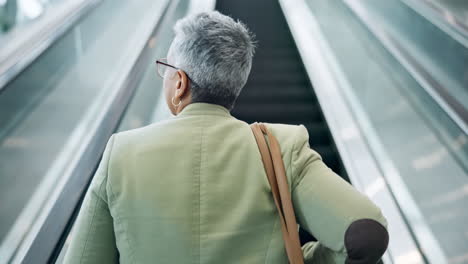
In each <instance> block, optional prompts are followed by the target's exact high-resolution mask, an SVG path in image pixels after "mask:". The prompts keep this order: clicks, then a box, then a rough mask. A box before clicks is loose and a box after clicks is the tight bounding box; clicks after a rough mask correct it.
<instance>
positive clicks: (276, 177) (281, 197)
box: [250, 122, 304, 264]
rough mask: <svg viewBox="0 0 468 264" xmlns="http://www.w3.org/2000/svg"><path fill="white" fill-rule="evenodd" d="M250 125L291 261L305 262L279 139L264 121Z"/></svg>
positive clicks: (293, 263) (301, 263) (293, 262)
mask: <svg viewBox="0 0 468 264" xmlns="http://www.w3.org/2000/svg"><path fill="white" fill-rule="evenodd" d="M250 127H251V129H252V132H253V134H254V136H255V140H256V141H257V145H258V148H259V150H260V155H261V156H262V161H263V166H264V168H265V172H266V175H267V177H268V182H269V183H270V186H271V191H272V193H273V199H274V201H275V205H276V209H278V214H279V216H280V221H281V231H282V232H283V240H284V246H285V248H286V253H287V255H288V259H289V263H291V264H303V263H304V257H303V255H302V249H301V245H300V242H299V234H298V230H297V222H296V217H295V216H294V209H293V206H292V200H291V193H290V192H289V188H288V180H287V178H286V170H285V168H284V163H283V159H282V157H281V149H280V146H279V143H278V140H277V139H276V138H275V137H274V136H273V135H272V134H271V133H270V132H269V131H268V129H267V127H266V126H265V124H263V123H257V122H255V123H253V124H251V125H250ZM265 136H266V137H267V138H268V142H269V145H268V143H267V142H266V140H265Z"/></svg>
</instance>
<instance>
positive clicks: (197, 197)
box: [65, 103, 387, 264]
mask: <svg viewBox="0 0 468 264" xmlns="http://www.w3.org/2000/svg"><path fill="white" fill-rule="evenodd" d="M267 126H268V128H269V129H270V130H271V132H272V133H273V134H274V135H275V136H276V137H277V138H278V141H279V142H280V145H281V152H282V156H283V160H284V164H285V168H286V171H287V177H288V181H289V185H290V190H291V194H292V198H293V203H294V209H295V213H296V216H297V219H298V223H299V224H300V225H301V226H302V227H303V228H304V229H306V230H308V231H309V232H310V233H312V234H313V235H314V236H315V237H316V238H317V239H318V240H319V242H311V243H308V244H306V245H305V246H304V247H303V252H304V256H305V258H306V260H307V262H308V263H312V262H313V263H344V259H345V257H346V249H345V247H344V234H345V231H346V229H347V227H348V226H349V225H350V224H351V223H352V222H353V221H355V220H358V219H363V218H370V219H374V220H376V221H378V222H380V223H381V224H383V225H384V226H386V225H387V223H386V220H385V218H384V216H383V215H382V213H381V210H380V209H379V208H378V207H377V206H376V205H375V204H374V203H373V202H372V201H370V200H369V199H368V198H367V197H366V196H365V195H363V194H361V193H360V192H358V191H357V190H356V189H354V187H353V186H351V185H350V184H348V183H347V182H346V181H344V180H343V179H342V178H341V177H340V176H338V175H336V174H335V173H334V172H333V171H332V170H330V169H329V168H328V167H327V166H326V165H325V164H324V163H323V162H322V160H321V157H320V155H319V154H318V153H317V152H315V151H314V150H312V149H310V147H309V143H308V137H309V136H308V133H307V130H306V128H305V127H304V126H302V125H300V126H294V125H283V124H267ZM119 260H120V263H281V264H284V263H287V256H286V252H285V249H284V243H283V239H282V233H281V227H280V222H279V217H278V214H277V211H276V207H275V204H274V202H273V198H272V194H271V191H270V186H269V183H268V179H267V177H266V174H265V171H264V168H263V164H262V161H261V157H260V153H259V151H258V148H257V144H256V141H255V138H254V136H253V134H252V131H251V129H250V127H249V124H247V123H245V122H243V121H240V120H238V119H236V118H234V117H233V116H231V115H230V113H229V111H228V110H227V109H226V108H224V107H222V106H219V105H215V104H208V103H192V104H190V105H188V106H186V107H185V108H184V109H183V111H182V112H181V113H179V114H178V115H177V116H174V117H171V118H169V119H168V120H165V121H161V122H158V123H154V124H151V125H149V126H146V127H142V128H139V129H134V130H129V131H125V132H120V133H117V134H114V135H112V137H111V138H110V139H109V142H108V144H107V147H106V150H105V152H104V156H103V158H102V161H101V163H100V165H99V168H98V170H97V172H96V174H95V176H94V178H93V180H92V183H91V185H90V188H89V190H88V192H87V194H86V196H85V199H84V202H83V205H82V207H81V210H80V212H79V215H78V218H77V221H76V225H75V227H74V230H73V233H72V235H71V243H70V246H69V249H68V251H67V253H66V256H65V263H100V264H101V263H117V262H119Z"/></svg>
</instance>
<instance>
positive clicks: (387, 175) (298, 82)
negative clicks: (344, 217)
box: [0, 0, 468, 264]
mask: <svg viewBox="0 0 468 264" xmlns="http://www.w3.org/2000/svg"><path fill="white" fill-rule="evenodd" d="M209 10H218V11H220V12H222V13H223V14H226V15H230V16H232V17H233V18H235V19H240V20H241V21H243V22H244V23H245V24H247V26H248V27H249V28H250V29H251V31H253V33H254V34H255V35H256V36H257V40H258V48H257V52H256V55H255V57H254V62H253V67H252V71H251V75H250V78H249V81H248V82H247V85H246V86H245V87H244V90H243V91H242V93H241V95H240V97H239V99H238V101H237V104H236V107H235V108H234V110H233V111H232V114H233V115H234V116H235V117H237V118H239V119H241V120H244V121H246V122H249V123H250V122H255V121H260V122H277V123H286V124H303V125H305V126H306V128H307V129H308V131H309V135H310V146H311V147H312V148H313V149H315V150H317V151H318V152H319V153H320V154H321V156H322V158H323V160H324V161H325V163H326V164H327V165H328V166H329V167H330V168H332V169H333V170H334V171H335V172H336V173H338V174H339V175H340V176H341V177H343V178H344V179H345V180H347V181H348V182H350V183H351V184H352V185H353V186H354V187H355V188H357V189H358V190H359V191H361V192H362V193H364V194H366V195H367V196H368V197H369V198H370V199H372V200H373V201H374V202H375V203H377V204H378V205H379V206H380V207H381V208H382V210H383V212H384V214H385V216H386V217H387V219H388V221H389V233H390V245H389V249H388V250H387V252H386V254H385V255H384V258H383V262H384V263H435V264H439V263H452V264H459V263H468V136H467V131H468V126H467V121H468V112H467V108H468V1H467V0H295V1H291V0H236V1H233V0H217V1H216V0H132V1H129V0H112V1H111V0H0V263H61V262H62V257H63V254H64V252H65V251H66V249H67V238H69V234H70V230H72V228H73V222H74V219H75V217H76V214H77V212H78V210H79V207H80V203H81V201H82V199H83V196H84V194H85V192H86V189H87V186H88V184H89V182H90V180H91V178H92V176H93V175H94V171H95V169H96V166H97V165H98V164H99V161H100V157H101V155H102V152H103V150H104V147H105V145H106V142H107V140H108V139H109V137H110V136H111V135H112V134H113V133H117V132H119V131H124V130H128V129H133V128H138V127H142V126H146V125H148V124H151V123H154V122H158V121H160V120H163V119H165V118H168V117H169V116H170V113H169V112H168V110H167V107H166V105H165V101H164V98H163V94H162V83H161V80H160V79H158V78H157V74H156V65H155V60H156V59H159V58H164V57H166V53H167V50H168V48H169V45H170V43H171V41H172V38H173V32H172V27H173V25H174V23H175V22H176V21H177V20H178V19H180V18H182V17H184V16H186V15H189V14H193V13H196V12H201V11H209ZM300 235H301V242H302V243H306V242H307V241H311V240H314V237H313V234H308V233H307V232H305V231H304V230H302V229H301V230H300Z"/></svg>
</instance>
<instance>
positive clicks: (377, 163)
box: [280, 0, 425, 263]
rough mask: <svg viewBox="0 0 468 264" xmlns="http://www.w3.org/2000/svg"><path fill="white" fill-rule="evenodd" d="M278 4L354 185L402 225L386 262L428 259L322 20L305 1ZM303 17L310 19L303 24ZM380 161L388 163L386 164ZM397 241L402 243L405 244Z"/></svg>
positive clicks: (393, 222) (284, 0)
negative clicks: (352, 99)
mask: <svg viewBox="0 0 468 264" xmlns="http://www.w3.org/2000/svg"><path fill="white" fill-rule="evenodd" d="M280 4H281V7H282V10H283V13H284V15H285V17H286V20H287V22H288V25H289V28H290V30H291V33H292V35H293V37H294V40H295V42H296V45H297V47H298V50H299V53H300V54H301V58H302V60H303V63H304V66H305V68H306V71H307V74H308V75H309V77H310V79H311V81H312V82H313V84H314V91H315V94H316V95H317V99H318V101H319V104H320V107H321V108H322V112H323V114H324V117H325V119H326V121H327V124H328V126H329V128H330V132H331V134H332V137H333V139H334V141H335V143H336V146H337V150H338V152H339V154H340V156H341V158H342V160H343V165H344V167H345V169H346V171H347V173H348V176H349V178H350V180H351V182H352V184H353V186H354V187H355V188H356V189H358V190H360V191H361V192H363V193H365V194H366V195H368V196H369V197H372V198H375V200H374V199H373V200H374V201H375V203H376V204H377V205H378V206H379V207H381V208H382V210H383V211H384V213H385V215H386V217H387V219H388V224H389V226H398V228H390V229H389V233H390V237H392V238H393V239H391V241H390V244H389V250H388V251H387V253H385V254H384V256H383V260H384V262H385V263H393V262H394V261H395V262H397V261H398V260H395V257H398V256H399V255H400V254H404V253H407V252H412V254H413V257H414V258H415V259H419V260H423V259H425V255H424V254H423V252H421V250H420V246H419V244H418V241H417V239H416V238H415V236H414V234H413V231H412V228H411V226H410V225H409V224H408V222H407V221H406V219H405V217H403V215H402V213H401V206H400V204H399V201H398V200H397V199H395V197H394V195H393V193H392V190H391V188H390V186H389V185H390V184H389V183H388V180H387V179H386V178H387V175H388V169H389V168H388V167H389V166H390V165H389V164H391V160H390V159H389V157H387V156H385V155H382V152H379V159H377V158H376V154H375V152H374V149H372V148H371V147H370V144H369V143H368V141H367V140H368V137H369V131H371V130H372V129H371V128H369V124H367V122H366V121H365V120H364V119H363V118H362V116H364V115H363V114H360V115H355V114H352V113H354V110H355V109H356V108H358V107H357V106H356V105H351V104H350V103H349V101H350V100H348V98H347V96H348V95H347V93H346V91H349V83H348V81H347V80H346V77H345V76H344V75H343V73H341V72H340V70H339V66H338V63H337V62H336V59H335V58H334V56H333V52H332V51H331V50H330V47H329V44H328V43H327V42H328V41H327V40H326V39H325V37H324V36H323V33H322V29H321V28H320V25H319V22H318V21H317V20H316V18H315V16H314V15H313V14H312V12H311V11H310V8H309V7H308V5H307V3H306V2H305V0H301V1H295V2H294V4H292V3H290V2H289V1H287V0H280ZM304 21H307V23H305V24H304ZM353 109H354V110H353ZM359 116H360V117H361V118H359ZM363 125H364V128H362V127H363ZM373 138H375V136H374V137H373ZM374 143H375V142H374ZM374 145H375V144H374ZM382 164H384V165H387V166H386V167H383V166H382ZM390 167H391V166H390ZM390 169H391V168H390ZM392 172H394V170H392ZM395 174H398V173H395ZM399 241H404V242H405V243H404V246H403V245H400V243H399Z"/></svg>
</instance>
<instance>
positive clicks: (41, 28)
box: [0, 0, 102, 93]
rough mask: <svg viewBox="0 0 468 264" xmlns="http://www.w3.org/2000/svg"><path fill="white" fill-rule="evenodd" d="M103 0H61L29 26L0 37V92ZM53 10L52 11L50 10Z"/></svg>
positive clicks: (15, 29)
mask: <svg viewBox="0 0 468 264" xmlns="http://www.w3.org/2000/svg"><path fill="white" fill-rule="evenodd" d="M101 2H102V0H73V1H70V0H68V1H62V3H56V4H54V5H53V6H51V7H48V9H47V11H46V14H45V15H44V16H43V17H40V18H38V19H37V20H35V21H32V23H30V24H28V25H23V26H19V27H17V28H14V29H13V30H12V31H10V32H8V34H6V35H5V36H3V37H2V42H4V43H3V45H2V47H1V49H0V93H1V92H2V91H3V90H4V89H5V87H6V86H7V84H8V83H9V82H10V81H12V80H13V79H14V78H15V77H16V76H17V75H18V74H20V73H21V72H22V71H23V70H25V69H26V67H28V66H29V65H30V64H31V63H32V62H34V60H35V59H36V58H37V57H39V55H41V54H42V53H43V52H44V51H45V50H47V48H48V47H50V45H52V44H53V43H54V42H55V41H56V40H57V39H59V38H60V37H61V36H63V34H65V33H66V32H67V31H68V30H69V29H70V28H72V27H73V26H74V25H75V24H76V23H77V22H78V21H79V20H80V19H81V18H83V17H84V16H85V15H86V14H88V13H89V12H90V11H91V10H93V9H94V8H95V7H96V6H97V5H98V4H100V3H101ZM51 9H52V10H51Z"/></svg>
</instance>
